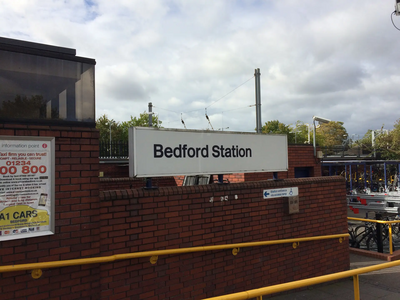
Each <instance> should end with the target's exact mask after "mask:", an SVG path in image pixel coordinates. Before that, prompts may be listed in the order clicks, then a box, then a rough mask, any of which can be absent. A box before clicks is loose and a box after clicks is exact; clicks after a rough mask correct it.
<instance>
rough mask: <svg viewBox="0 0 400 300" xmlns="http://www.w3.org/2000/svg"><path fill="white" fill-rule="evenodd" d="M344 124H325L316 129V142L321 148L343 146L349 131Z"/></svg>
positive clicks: (333, 122)
mask: <svg viewBox="0 0 400 300" xmlns="http://www.w3.org/2000/svg"><path fill="white" fill-rule="evenodd" d="M343 124H344V123H343V122H339V121H331V122H329V123H323V124H321V125H320V126H319V127H318V128H317V129H316V135H315V138H316V141H317V144H318V145H319V146H323V147H328V148H330V147H333V146H337V145H342V144H343V140H345V139H347V136H348V134H347V131H346V128H344V126H343Z"/></svg>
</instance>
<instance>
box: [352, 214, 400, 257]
mask: <svg viewBox="0 0 400 300" xmlns="http://www.w3.org/2000/svg"><path fill="white" fill-rule="evenodd" d="M347 220H353V221H362V222H370V223H379V224H387V225H389V253H390V254H393V237H392V232H393V230H392V224H396V223H400V220H397V221H384V220H372V219H361V218H353V217H347Z"/></svg>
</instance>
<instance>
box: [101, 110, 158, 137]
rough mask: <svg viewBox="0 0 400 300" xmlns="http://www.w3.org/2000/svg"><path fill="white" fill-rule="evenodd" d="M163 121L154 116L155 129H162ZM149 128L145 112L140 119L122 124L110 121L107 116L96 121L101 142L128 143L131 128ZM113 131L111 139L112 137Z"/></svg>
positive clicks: (133, 119)
mask: <svg viewBox="0 0 400 300" xmlns="http://www.w3.org/2000/svg"><path fill="white" fill-rule="evenodd" d="M161 123H162V122H161V121H160V120H158V117H157V116H153V127H157V128H161ZM134 126H140V127H148V126H149V115H148V114H147V113H146V112H144V113H142V114H140V116H139V118H137V117H132V116H131V119H130V120H129V121H123V122H121V123H119V122H116V121H115V120H113V119H109V118H108V117H107V115H102V116H100V117H99V118H98V119H97V120H96V128H97V129H99V131H100V140H101V141H109V140H110V139H111V140H113V141H125V142H127V141H128V131H129V127H134ZM110 129H111V137H110Z"/></svg>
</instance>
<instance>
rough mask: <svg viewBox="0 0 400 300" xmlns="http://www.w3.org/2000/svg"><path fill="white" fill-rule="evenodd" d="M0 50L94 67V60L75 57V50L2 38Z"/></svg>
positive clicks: (0, 38) (0, 39)
mask: <svg viewBox="0 0 400 300" xmlns="http://www.w3.org/2000/svg"><path fill="white" fill-rule="evenodd" d="M0 50H5V51H11V52H18V53H25V54H31V55H38V56H44V57H51V58H59V59H65V60H70V61H77V62H82V63H87V64H91V65H96V60H94V59H92V58H86V57H79V56H76V50H75V49H72V48H64V47H58V46H51V45H45V44H39V43H33V42H26V41H21V40H15V39H9V38H4V37H0Z"/></svg>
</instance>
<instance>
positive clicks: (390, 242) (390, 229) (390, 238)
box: [389, 223, 393, 254]
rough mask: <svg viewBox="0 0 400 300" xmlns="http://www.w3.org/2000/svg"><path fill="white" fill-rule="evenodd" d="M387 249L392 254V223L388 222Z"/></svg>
mask: <svg viewBox="0 0 400 300" xmlns="http://www.w3.org/2000/svg"><path fill="white" fill-rule="evenodd" d="M389 249H390V254H393V239H392V223H389Z"/></svg>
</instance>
